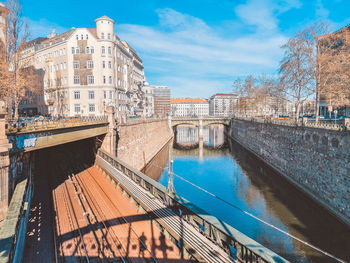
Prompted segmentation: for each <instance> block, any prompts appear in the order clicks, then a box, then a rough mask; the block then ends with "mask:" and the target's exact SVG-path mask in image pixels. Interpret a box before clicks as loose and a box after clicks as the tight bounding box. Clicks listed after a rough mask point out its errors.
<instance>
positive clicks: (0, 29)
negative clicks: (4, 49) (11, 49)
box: [0, 2, 9, 44]
mask: <svg viewBox="0 0 350 263" xmlns="http://www.w3.org/2000/svg"><path fill="white" fill-rule="evenodd" d="M8 13H9V10H8V9H7V8H6V7H5V5H4V4H3V3H1V2H0V42H2V43H3V44H5V43H6V29H7V15H8Z"/></svg>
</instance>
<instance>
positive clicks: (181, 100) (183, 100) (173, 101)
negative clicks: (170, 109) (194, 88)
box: [170, 98, 208, 104]
mask: <svg viewBox="0 0 350 263" xmlns="http://www.w3.org/2000/svg"><path fill="white" fill-rule="evenodd" d="M170 103H171V104H179V103H194V104H199V103H203V104H204V103H206V104H208V101H206V100H205V99H191V98H175V99H170Z"/></svg>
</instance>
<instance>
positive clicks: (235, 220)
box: [145, 126, 350, 262]
mask: <svg viewBox="0 0 350 263" xmlns="http://www.w3.org/2000/svg"><path fill="white" fill-rule="evenodd" d="M177 129H178V130H177V133H176V138H175V142H174V146H173V147H172V149H171V150H170V155H171V156H172V158H173V160H174V173H175V174H178V175H180V176H182V177H184V178H185V179H187V180H189V181H191V182H192V183H194V184H196V185H198V186H200V187H202V188H204V189H206V190H208V191H209V192H211V193H214V194H215V195H217V196H220V197H221V198H223V199H225V200H227V201H229V202H230V203H232V204H234V205H235V206H237V207H239V208H241V209H243V210H246V211H248V212H250V213H252V214H253V215H255V216H257V217H259V218H261V219H263V220H265V221H267V222H269V223H271V224H273V225H275V226H277V227H278V228H280V229H282V230H283V231H286V232H287V233H290V234H292V235H294V236H297V237H298V238H300V239H302V240H305V241H306V242H309V243H311V244H313V245H316V246H318V247H320V248H322V249H324V250H325V251H327V252H330V253H332V254H334V255H336V256H337V257H340V258H342V259H344V260H346V261H349V260H350V230H349V228H347V227H346V226H345V225H343V224H342V223H340V222H339V221H338V220H336V219H335V218H334V217H333V216H331V215H330V214H329V213H328V212H326V211H325V210H324V209H322V208H321V207H320V206H318V205H317V204H316V203H315V202H314V201H312V200H310V199H309V198H308V197H306V196H305V195H304V194H303V193H301V192H300V191H299V190H297V189H295V187H293V186H292V185H290V184H289V183H288V182H286V181H285V180H284V179H282V178H281V176H280V175H278V174H276V173H275V172H274V171H272V170H271V169H270V168H269V167H267V166H266V165H264V164H263V163H262V162H261V161H259V160H257V159H256V158H255V157H253V156H252V155H251V154H250V153H248V152H247V151H246V150H244V149H242V148H241V147H240V146H239V145H238V144H237V143H235V142H233V141H231V140H228V139H227V138H225V137H224V133H223V131H224V129H223V127H221V126H216V127H211V128H209V127H207V128H206V129H205V130H204V133H203V141H204V143H203V144H201V143H198V131H197V129H196V128H191V127H178V128H177ZM224 142H226V143H224ZM225 146H226V147H225ZM169 147H171V146H169ZM168 154H169V150H168V147H165V148H164V149H163V150H162V151H161V152H160V153H159V155H158V157H157V158H155V159H154V160H153V161H152V163H151V164H150V165H149V166H148V167H147V168H146V171H145V172H146V174H148V175H149V176H151V177H152V178H153V179H156V180H158V181H159V182H160V183H161V184H163V185H164V186H167V181H168V178H167V171H166V170H164V171H163V170H162V169H160V168H159V167H164V168H166V167H165V166H166V164H167V160H168ZM174 185H175V189H176V192H177V193H178V194H179V195H181V196H183V197H185V198H186V199H188V200H190V201H191V202H193V203H194V204H196V205H197V206H199V207H201V208H203V209H204V210H206V211H207V212H208V213H210V214H212V215H214V216H216V217H218V218H219V219H221V220H223V221H225V222H227V223H228V224H230V225H231V226H233V227H235V228H236V229H238V230H239V231H241V232H242V233H244V234H246V235H247V236H249V237H251V238H253V239H254V240H256V241H257V242H259V243H261V244H263V245H264V246H266V247H268V248H270V249H271V250H273V251H274V252H276V253H277V254H279V255H281V256H283V257H285V258H286V259H288V260H290V261H291V262H336V261H335V260H332V259H331V258H329V257H326V256H324V255H322V254H320V253H318V252H316V251H315V250H313V249H310V248H308V247H307V246H305V245H303V244H301V243H300V242H298V241H295V240H293V239H292V238H290V237H288V236H286V235H285V234H282V233H280V232H278V231H276V230H274V229H272V228H271V227H269V226H266V225H264V224H263V223H261V222H259V221H257V220H255V219H254V218H252V217H249V216H248V215H246V214H245V213H242V212H241V211H240V210H238V209H235V208H233V207H231V206H229V205H227V204H225V203H223V202H221V201H219V200H218V199H215V198H213V197H211V196H210V195H208V194H206V193H204V192H202V191H200V190H199V189H197V188H195V187H193V186H192V185H190V184H188V183H186V182H184V181H182V180H180V179H179V178H177V177H176V176H175V177H174Z"/></svg>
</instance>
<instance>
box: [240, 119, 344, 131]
mask: <svg viewBox="0 0 350 263" xmlns="http://www.w3.org/2000/svg"><path fill="white" fill-rule="evenodd" d="M234 119H237V120H245V121H252V122H259V123H271V124H277V125H284V126H292V127H312V128H319V129H327V130H335V131H344V130H350V119H349V118H347V119H342V120H318V121H316V120H314V119H306V118H305V119H299V120H298V121H295V120H291V119H273V118H266V119H264V118H259V117H237V116H236V117H234Z"/></svg>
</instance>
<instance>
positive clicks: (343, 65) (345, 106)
mask: <svg viewBox="0 0 350 263" xmlns="http://www.w3.org/2000/svg"><path fill="white" fill-rule="evenodd" d="M317 47H318V48H317V52H318V53H317V65H318V67H317V77H318V80H317V95H318V99H319V112H320V114H321V115H324V116H326V115H342V116H346V117H350V89H349V85H350V63H349V61H350V59H349V58H350V25H348V26H345V27H343V28H341V29H339V30H337V31H336V32H334V33H330V34H324V35H321V36H318V37H317ZM335 110H336V111H335Z"/></svg>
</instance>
